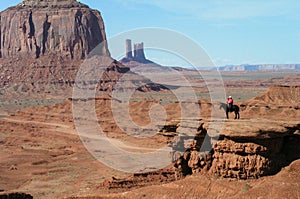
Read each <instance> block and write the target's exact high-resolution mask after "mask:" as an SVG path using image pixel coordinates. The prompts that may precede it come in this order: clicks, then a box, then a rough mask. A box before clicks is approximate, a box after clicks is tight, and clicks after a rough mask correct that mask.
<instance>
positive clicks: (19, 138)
mask: <svg viewBox="0 0 300 199" xmlns="http://www.w3.org/2000/svg"><path fill="white" fill-rule="evenodd" d="M293 78H294V80H295V81H294V84H296V83H295V82H297V78H299V76H294V77H293ZM293 78H291V79H293ZM270 81H271V80H270ZM281 81H285V79H284V78H283V79H279V80H278V83H280V82H281ZM264 82H268V81H266V80H264ZM252 83H253V82H252ZM228 84H229V83H228ZM247 88H250V86H249V87H247ZM227 89H229V90H232V89H237V88H236V87H235V88H231V87H230V86H229V87H227ZM262 90H266V89H265V87H264V88H263V89H262ZM299 93H300V92H299V87H292V88H291V87H272V88H271V89H269V90H267V91H265V92H263V93H261V94H260V95H258V96H257V97H255V98H252V99H249V97H248V98H247V100H244V101H238V102H237V104H239V105H240V106H241V112H240V114H241V119H240V120H233V119H230V120H225V113H224V112H223V110H221V109H220V108H219V104H218V102H213V103H211V102H209V101H207V100H201V101H199V102H197V103H196V105H197V106H199V107H200V110H201V113H200V117H201V118H203V122H204V123H205V125H207V126H209V125H210V122H209V118H210V111H211V110H215V112H216V116H218V117H219V120H218V121H222V122H224V124H225V125H224V126H223V127H222V128H223V130H222V132H223V134H224V135H225V136H226V135H227V134H228V136H248V137H249V136H253V137H255V136H262V135H261V134H257V133H258V132H261V131H264V132H277V133H278V132H279V133H280V132H282V133H286V129H287V128H294V129H295V128H299V118H300V113H299V112H300V110H299V103H300V102H299V99H300V97H299ZM143 95H145V93H136V96H137V97H134V99H135V100H133V101H132V102H131V103H130V106H129V107H130V113H129V114H130V116H131V117H132V120H133V121H134V122H135V123H136V124H138V125H140V126H146V125H148V124H149V123H151V119H150V116H149V111H150V110H151V107H153V105H155V104H156V105H159V106H162V107H163V108H164V109H165V110H166V115H167V121H166V122H165V123H162V124H160V125H161V126H160V127H161V128H162V127H163V126H164V125H166V124H169V123H172V122H173V123H174V125H176V124H177V123H178V119H179V118H180V117H181V115H180V108H181V107H180V106H179V104H178V103H173V102H172V101H171V100H170V101H169V102H168V103H166V101H167V99H162V100H161V99H160V98H157V100H152V101H142V100H137V99H140V98H139V96H143ZM155 95H157V93H155V92H154V96H155ZM164 95H165V96H167V94H165V93H164V94H163V96H164ZM241 96H244V97H245V95H244V94H241ZM160 97H161V96H160ZM113 101H114V99H112V98H111V97H110V96H107V95H106V96H102V97H99V98H97V99H96V101H95V104H96V105H95V107H96V115H97V119H98V121H99V124H100V125H101V127H102V128H103V130H104V133H105V134H106V136H107V137H109V138H111V140H112V143H113V144H114V145H116V146H117V147H120V148H121V149H123V150H125V151H139V152H145V151H151V150H153V149H157V148H160V147H162V146H166V145H167V144H168V143H170V142H171V141H172V139H173V138H172V136H171V137H170V136H166V135H167V134H168V131H161V132H159V129H158V130H157V132H155V135H154V136H150V137H146V138H141V137H134V136H129V135H128V134H126V133H124V132H123V131H122V129H120V128H119V127H118V126H117V125H116V122H115V121H114V118H113V114H112V112H111V109H110V104H111V103H112V102H113ZM194 105H195V103H194V102H192V103H191V105H187V106H188V108H193V107H194ZM189 106H190V107H189ZM124 117H125V116H124ZM126 117H127V116H126ZM230 118H233V113H231V114H230ZM124 119H125V118H124ZM297 125H298V127H297ZM0 126H1V127H0V129H1V131H0V149H1V150H0V157H1V167H0V173H1V176H0V190H1V192H2V193H3V194H4V193H11V192H23V193H28V194H31V195H32V196H34V198H64V197H80V196H82V197H84V198H102V197H104V198H105V197H107V198H298V197H299V196H300V193H299V191H298V190H300V189H299V188H300V187H299V183H300V181H299V179H300V178H299V169H300V163H299V160H297V161H294V162H292V163H291V164H290V165H289V166H287V167H285V168H283V169H282V170H281V171H280V172H279V173H277V174H276V175H273V176H265V177H261V178H259V179H247V180H238V179H235V178H222V177H219V176H217V175H214V174H209V173H197V174H194V175H192V176H187V177H186V178H184V179H181V180H178V181H175V178H174V176H173V174H174V172H173V170H172V165H170V166H169V167H168V168H165V169H164V170H159V171H154V172H153V173H152V174H147V175H144V176H143V175H135V177H134V178H132V179H133V181H134V180H136V181H137V183H136V184H135V183H132V182H133V181H129V185H128V186H123V185H122V186H121V185H120V184H119V185H117V188H110V189H109V186H110V185H109V184H108V185H107V184H105V183H107V182H114V179H131V178H130V177H129V178H128V176H132V174H130V173H125V172H121V171H117V170H115V169H113V168H109V167H107V166H106V165H104V164H103V163H101V162H99V161H97V160H96V159H95V158H94V157H93V156H92V155H91V154H90V153H89V152H88V150H87V149H86V148H85V146H84V145H83V144H82V140H80V137H79V136H78V134H77V131H76V129H75V125H74V119H73V115H72V101H71V100H66V101H64V102H62V103H57V104H53V105H47V106H30V107H28V108H22V109H21V110H19V111H17V112H15V113H13V114H11V115H9V116H5V117H2V118H1V119H0ZM133 130H134V129H129V131H133ZM183 130H184V129H183ZM296 133H297V132H296ZM298 133H299V130H298ZM266 135H267V134H266ZM121 181H122V180H121ZM103 182H104V184H103ZM130 183H131V184H130ZM1 192H0V193H1ZM87 196H93V197H87ZM94 196H95V197H94Z"/></svg>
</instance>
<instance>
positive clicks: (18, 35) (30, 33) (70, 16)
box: [0, 0, 109, 59]
mask: <svg viewBox="0 0 300 199" xmlns="http://www.w3.org/2000/svg"><path fill="white" fill-rule="evenodd" d="M0 26H1V28H0V31H1V32H0V57H2V58H9V57H19V56H21V57H28V56H31V57H35V58H39V57H41V56H47V55H49V54H59V55H64V56H68V57H70V58H71V59H84V58H85V57H86V56H87V55H88V53H89V52H91V50H92V49H94V48H95V47H96V46H97V45H98V44H100V43H101V42H103V41H106V35H105V30H104V23H103V20H102V17H101V14H100V13H99V12H98V11H96V10H92V9H90V8H88V7H87V6H85V5H83V4H80V3H78V2H76V1H75V0H71V1H67V0H63V1H57V0H56V1H55V0H52V1H49V0H48V1H42V2H41V1H33V0H26V1H23V2H22V3H21V4H19V5H17V6H14V7H11V8H9V9H7V10H5V11H3V12H1V14H0ZM100 50H101V53H102V54H104V55H109V51H108V48H107V45H106V44H105V45H103V47H102V48H101V49H100Z"/></svg>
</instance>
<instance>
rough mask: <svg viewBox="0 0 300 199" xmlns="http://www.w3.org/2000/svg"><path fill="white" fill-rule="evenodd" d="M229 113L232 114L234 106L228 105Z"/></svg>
mask: <svg viewBox="0 0 300 199" xmlns="http://www.w3.org/2000/svg"><path fill="white" fill-rule="evenodd" d="M227 108H228V111H230V112H232V111H233V105H232V104H228V105H227Z"/></svg>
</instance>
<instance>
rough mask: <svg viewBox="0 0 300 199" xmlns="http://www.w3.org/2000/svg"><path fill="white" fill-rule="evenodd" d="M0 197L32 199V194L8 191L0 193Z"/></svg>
mask: <svg viewBox="0 0 300 199" xmlns="http://www.w3.org/2000/svg"><path fill="white" fill-rule="evenodd" d="M0 198H2V199H33V196H31V195H30V194H25V193H8V194H0Z"/></svg>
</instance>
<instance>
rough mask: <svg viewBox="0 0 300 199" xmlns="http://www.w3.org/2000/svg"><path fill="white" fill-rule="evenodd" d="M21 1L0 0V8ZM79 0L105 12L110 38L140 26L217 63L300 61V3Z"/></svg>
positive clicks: (166, 61)
mask: <svg viewBox="0 0 300 199" xmlns="http://www.w3.org/2000/svg"><path fill="white" fill-rule="evenodd" d="M19 2H21V1H16V0H11V1H10V2H9V3H5V2H2V3H1V5H0V9H1V10H3V9H4V8H6V7H8V6H11V5H15V4H17V3H19ZM80 2H82V3H85V4H87V5H89V6H90V7H91V8H94V9H97V10H99V11H100V12H101V13H102V17H103V19H104V22H105V28H106V33H107V37H108V38H111V37H113V36H114V35H116V34H119V33H122V32H124V31H128V30H132V29H136V28H143V27H159V28H167V29H171V30H175V31H177V32H180V33H182V34H184V35H186V36H188V37H190V38H191V39H193V40H195V41H196V42H197V43H199V44H200V45H201V46H202V47H203V48H204V49H205V51H206V52H207V54H208V55H209V56H210V57H211V58H212V60H213V61H214V63H215V64H216V65H226V64H264V63H282V64H286V63H300V53H299V51H300V12H299V10H300V1H299V0H263V1H262V0H210V1H204V0H189V1H182V0H151V1H149V0H109V1H108V0H81V1H80ZM122 45H123V44H122ZM145 46H147V44H146V43H145ZM120 47H121V48H124V46H120ZM146 55H147V57H148V58H149V59H152V60H154V61H156V62H158V63H160V64H163V65H182V64H184V63H183V62H180V61H179V60H176V59H173V58H172V57H171V56H168V55H166V54H162V55H161V56H160V55H159V54H158V53H157V52H156V53H153V52H151V51H149V52H148V51H146Z"/></svg>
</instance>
